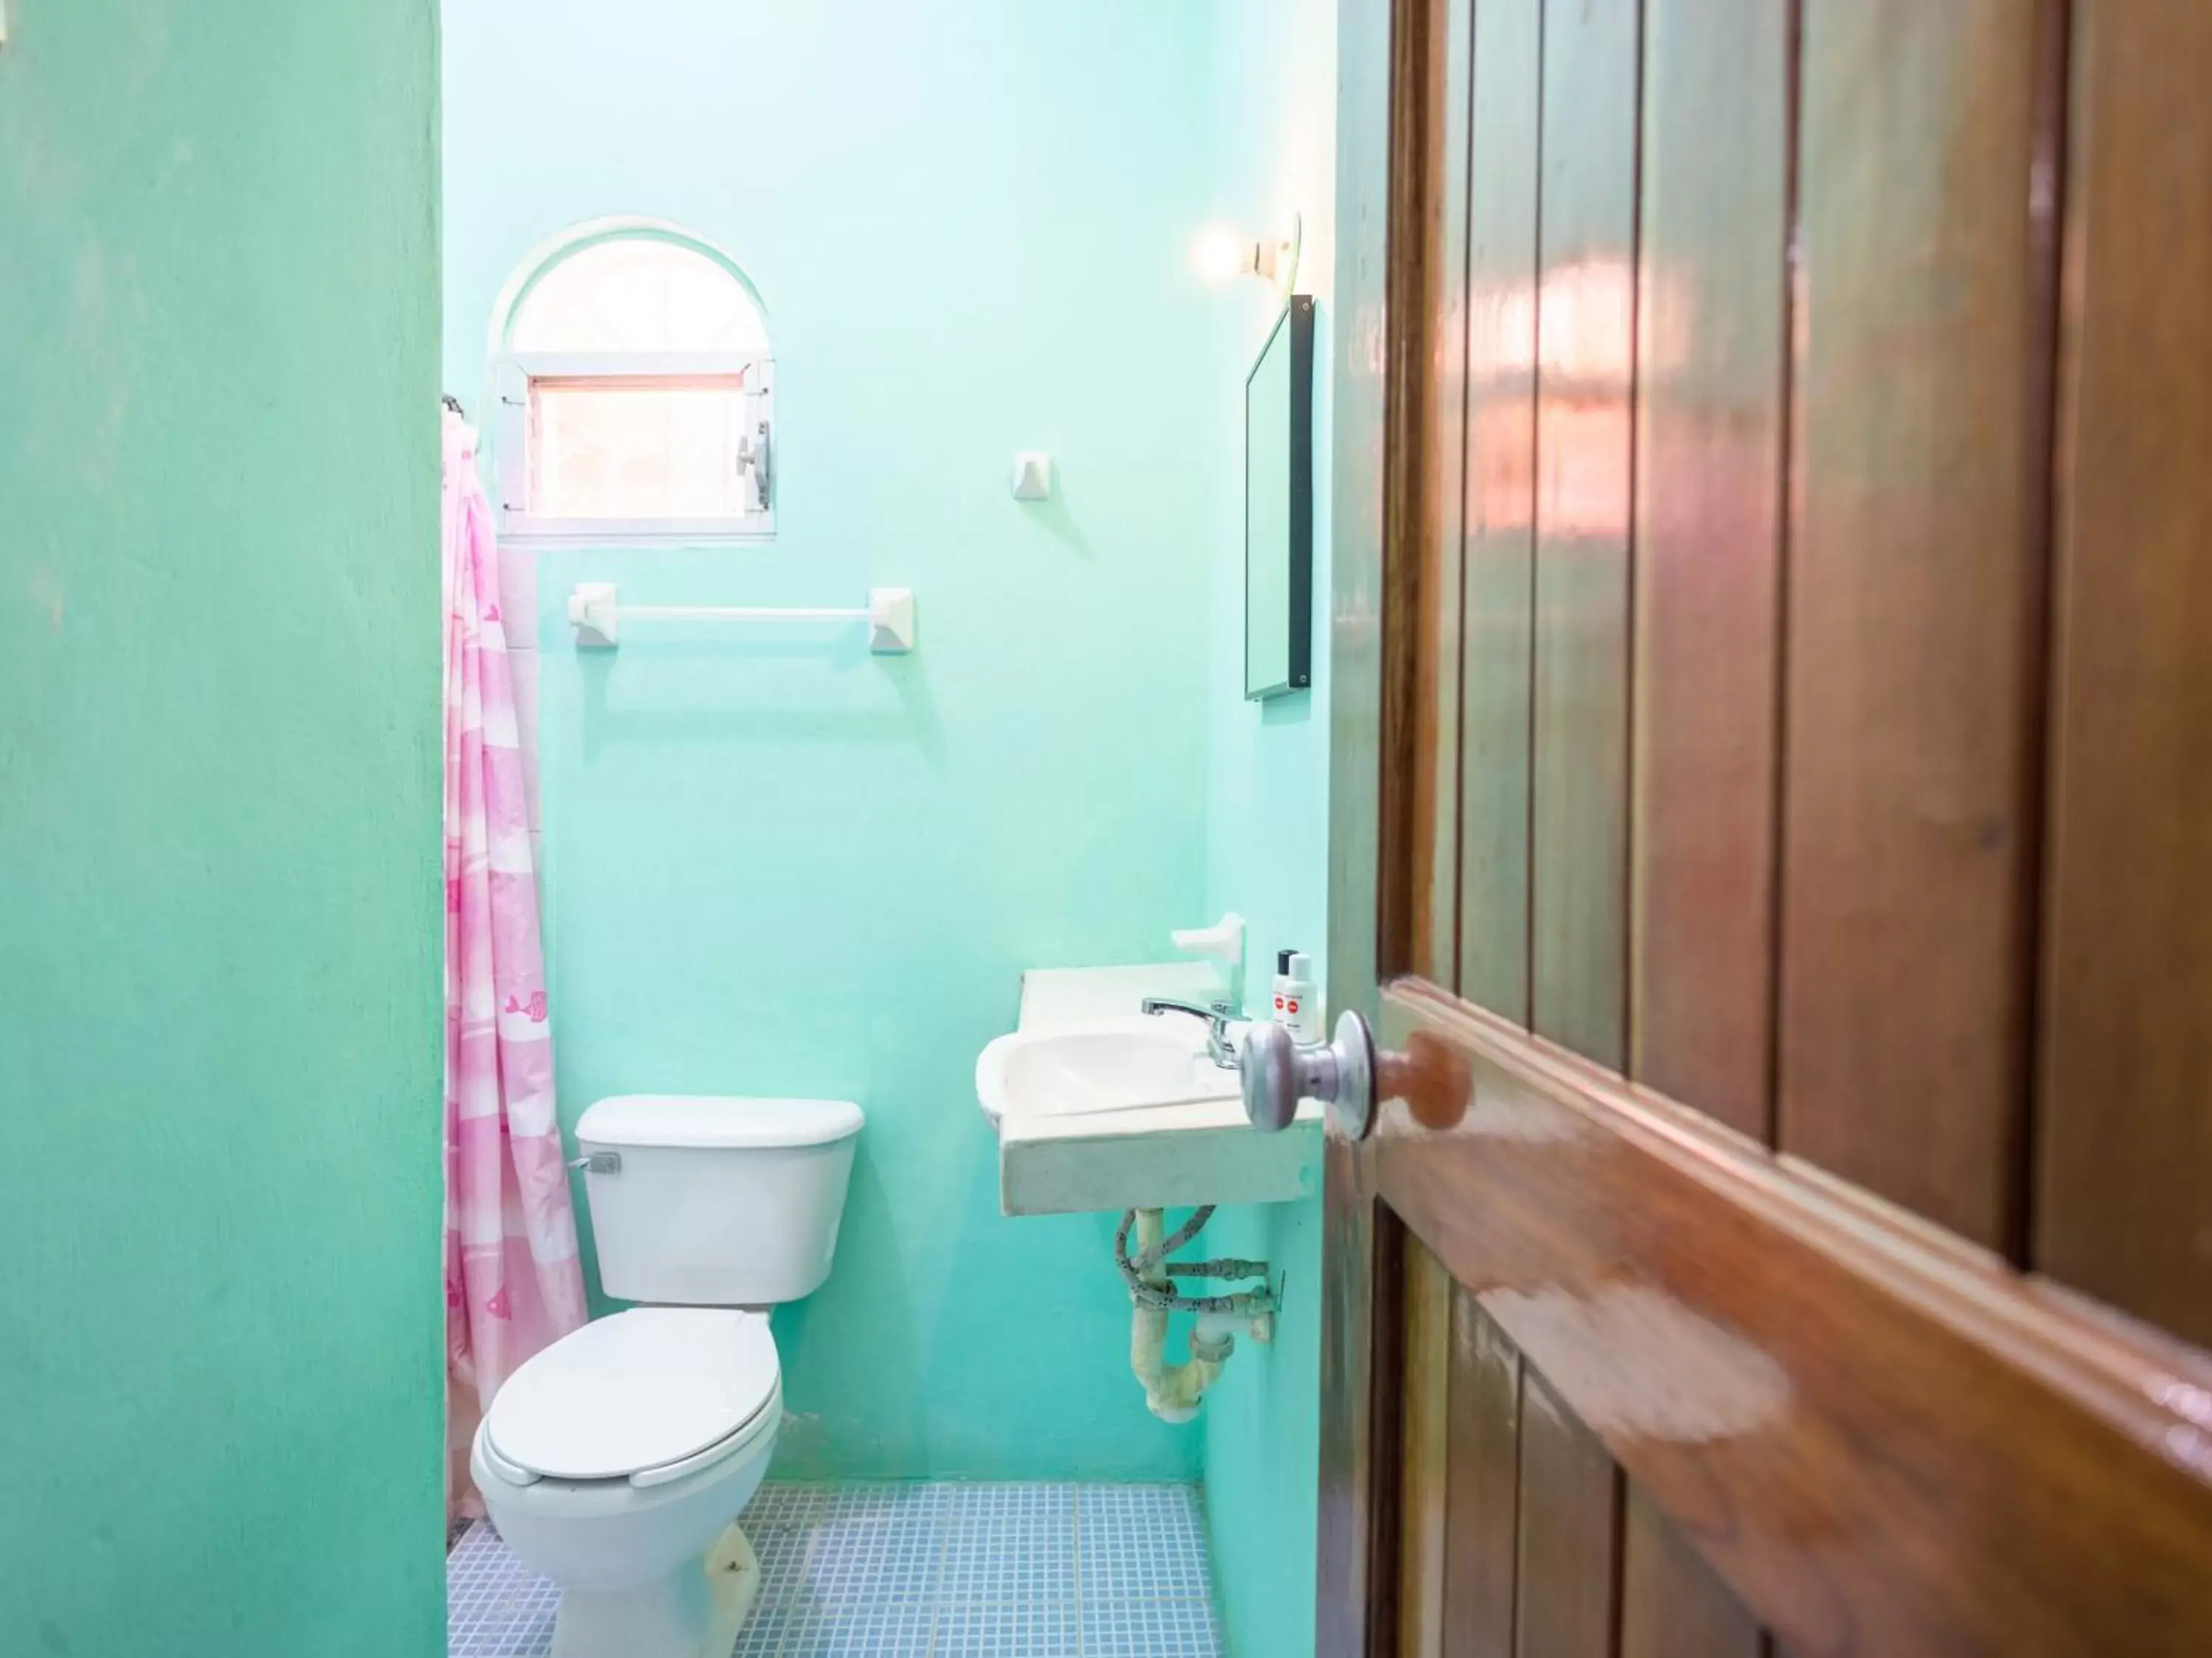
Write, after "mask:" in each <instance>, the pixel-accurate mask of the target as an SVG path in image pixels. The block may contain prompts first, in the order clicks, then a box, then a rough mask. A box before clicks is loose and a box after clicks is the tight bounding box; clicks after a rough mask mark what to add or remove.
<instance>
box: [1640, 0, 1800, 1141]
mask: <svg viewBox="0 0 2212 1658" xmlns="http://www.w3.org/2000/svg"><path fill="white" fill-rule="evenodd" d="M1791 16H1792V7H1791V6H1790V4H1789V3H1787V0H1779V3H1778V0H1645V16H1644V43H1645V45H1644V155H1643V169H1642V172H1643V181H1642V189H1643V205H1642V213H1641V219H1642V223H1641V229H1640V234H1639V236H1638V260H1637V270H1638V298H1637V373H1636V383H1637V400H1636V401H1637V438H1636V552H1635V591H1636V606H1635V650H1634V653H1633V655H1634V661H1635V686H1636V688H1635V696H1634V698H1633V702H1634V728H1635V730H1634V745H1635V746H1634V761H1633V764H1632V766H1631V768H1630V769H1631V773H1632V777H1633V778H1634V781H1635V794H1636V799H1635V814H1634V818H1635V837H1634V847H1633V850H1632V869H1631V878H1630V910H1631V925H1630V959H1631V966H1630V1031H1631V1037H1630V1064H1629V1070H1630V1073H1631V1075H1632V1076H1635V1077H1636V1079H1637V1080H1638V1081H1639V1082H1644V1083H1646V1084H1648V1085H1649V1086H1650V1087H1651V1088H1656V1089H1657V1090H1659V1091H1660V1092H1661V1093H1662V1094H1668V1095H1670V1096H1672V1097H1673V1098H1674V1099H1675V1100H1680V1101H1681V1102H1682V1103H1683V1104H1685V1105H1689V1106H1696V1107H1697V1108H1698V1109H1699V1110H1701V1111H1705V1112H1711V1114H1712V1115H1713V1116H1715V1117H1717V1118H1719V1119H1721V1120H1722V1121H1723V1122H1725V1123H1727V1124H1729V1125H1730V1126H1731V1127H1733V1128H1736V1129H1740V1130H1741V1131H1743V1132H1744V1133H1746V1134H1751V1135H1755V1136H1757V1137H1759V1138H1761V1139H1765V1138H1767V1137H1769V1133H1770V1121H1769V1105H1770V1087H1769V1060H1770V1055H1771V1046H1772V1033H1773V1025H1772V1021H1773V943H1774V935H1773V921H1774V914H1773V902H1774V881H1773V871H1774V830H1775V805H1776V794H1775V790H1776V772H1775V768H1776V759H1777V720H1778V710H1777V692H1778V671H1779V662H1778V649H1779V623H1780V616H1779V612H1778V605H1779V602H1780V590H1781V579H1782V557H1781V537H1782V514H1783V466H1784V430H1785V424H1786V423H1785V417H1784V365H1785V360H1786V349H1787V342H1786V339H1785V336H1784V320H1785V314H1786V306H1785V296H1786V293H1787V288H1788V284H1787V278H1786V269H1787V263H1786V262H1787V242H1788V237H1789V210H1790V203H1789V192H1790V82H1791V76H1792V74H1793V71H1794V61H1793V60H1794V48H1795V46H1796V42H1795V40H1794V39H1793V30H1792V27H1791Z"/></svg>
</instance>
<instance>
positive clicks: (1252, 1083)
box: [1238, 1013, 1375, 1140]
mask: <svg viewBox="0 0 2212 1658" xmlns="http://www.w3.org/2000/svg"><path fill="white" fill-rule="evenodd" d="M1238 1070H1239V1073H1240V1078H1241V1081H1242V1082H1243V1090H1244V1115H1245V1116H1246V1117H1248V1118H1249V1119H1251V1123H1252V1126H1253V1127H1254V1128H1256V1129H1258V1130H1259V1131H1261V1133H1263V1134H1274V1133H1278V1132H1279V1131H1282V1130H1284V1129H1286V1128H1288V1127H1289V1126H1290V1125H1291V1119H1293V1118H1294V1117H1296V1116H1297V1112H1298V1102H1299V1101H1300V1100H1320V1101H1321V1102H1322V1104H1323V1105H1325V1106H1328V1125H1329V1127H1331V1128H1332V1129H1334V1130H1335V1131H1336V1132H1337V1133H1338V1134H1340V1136H1342V1137H1344V1138H1346V1139H1347V1140H1364V1139H1365V1138H1366V1137H1367V1131H1368V1130H1369V1129H1370V1127H1372V1126H1373V1125H1374V1121H1375V1037H1374V1033H1372V1032H1371V1031H1370V1030H1369V1029H1368V1027H1367V1021H1366V1020H1364V1018H1362V1017H1361V1016H1360V1015H1358V1014H1357V1013H1346V1014H1343V1015H1340V1016H1339V1018H1338V1019H1337V1021H1336V1038H1335V1039H1334V1041H1331V1042H1328V1043H1326V1044H1322V1045H1316V1046H1314V1047H1310V1048H1302V1047H1300V1046H1299V1045H1297V1040H1296V1039H1294V1038H1293V1037H1292V1036H1291V1033H1290V1032H1289V1031H1288V1030H1287V1029H1285V1027H1283V1026H1280V1025H1276V1024H1268V1023H1261V1024H1256V1025H1254V1026H1253V1027H1251V1028H1250V1029H1249V1030H1248V1031H1247V1032H1246V1033H1245V1034H1244V1040H1243V1051H1242V1053H1241V1055H1240V1056H1239V1064H1238Z"/></svg>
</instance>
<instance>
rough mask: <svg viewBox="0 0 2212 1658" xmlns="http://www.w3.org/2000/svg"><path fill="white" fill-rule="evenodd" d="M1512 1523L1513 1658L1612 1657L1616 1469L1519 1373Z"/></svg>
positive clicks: (1538, 1382) (1542, 1386) (1553, 1400)
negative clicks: (1517, 1536)
mask: <svg viewBox="0 0 2212 1658" xmlns="http://www.w3.org/2000/svg"><path fill="white" fill-rule="evenodd" d="M1520 1526H1521V1544H1520V1548H1521V1563H1520V1590H1519V1594H1518V1598H1517V1604H1516V1607H1515V1614H1514V1623H1515V1629H1514V1651H1515V1653H1516V1655H1517V1658H1612V1654H1613V1634H1614V1629H1615V1623H1614V1615H1613V1614H1614V1598H1615V1594H1616V1593H1617V1591H1618V1588H1619V1572H1618V1565H1619V1552H1618V1551H1619V1549H1620V1469H1619V1467H1617V1466H1615V1465H1614V1463H1613V1459H1612V1458H1611V1457H1610V1456H1608V1455H1607V1454H1606V1450H1605V1448H1604V1447H1603V1446H1602V1445H1601V1444H1599V1443H1598V1442H1597V1439H1596V1437H1595V1436H1594V1435H1593V1434H1592V1433H1591V1432H1590V1430H1589V1429H1588V1428H1586V1427H1584V1426H1583V1424H1582V1423H1580V1422H1578V1421H1577V1420H1576V1419H1575V1418H1574V1417H1573V1416H1571V1414H1569V1412H1568V1411H1567V1409H1566V1407H1565V1405H1561V1404H1560V1403H1559V1399H1558V1397H1557V1396H1556V1395H1555V1394H1553V1392H1552V1390H1551V1388H1550V1387H1549V1386H1548V1385H1547V1383H1546V1382H1545V1381H1544V1380H1543V1378H1541V1376H1539V1375H1536V1374H1535V1373H1534V1371H1532V1370H1528V1369H1527V1368H1525V1367H1524V1368H1523V1370H1522V1382H1521V1512H1520Z"/></svg>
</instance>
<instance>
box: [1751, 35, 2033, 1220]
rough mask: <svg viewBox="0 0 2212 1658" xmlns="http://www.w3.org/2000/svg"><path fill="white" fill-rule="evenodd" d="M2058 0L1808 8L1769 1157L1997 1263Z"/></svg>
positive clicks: (2020, 1065)
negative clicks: (1782, 1158) (1951, 1234)
mask: <svg viewBox="0 0 2212 1658" xmlns="http://www.w3.org/2000/svg"><path fill="white" fill-rule="evenodd" d="M2045 3H2047V0H1953V3H1945V4H1942V5H1929V4H1926V3H1924V0H1806V3H1805V10H1804V40H1803V91H1802V134H1801V139H1800V144H1801V149H1800V156H1801V160H1800V164H1799V174H1800V177H1799V185H1798V191H1799V199H1800V230H1799V235H1800V238H1801V246H1802V264H1801V268H1800V273H1799V291H1798V294H1797V298H1796V373H1795V394H1796V433H1795V438H1794V442H1793V455H1792V476H1791V487H1792V491H1793V495H1794V501H1793V509H1792V515H1791V533H1790V576H1789V594H1790V596H1789V620H1788V626H1789V667H1788V688H1787V705H1788V713H1787V717H1786V721H1785V733H1786V735H1785V742H1786V751H1785V754H1784V761H1783V769H1784V776H1785V777H1786V779H1787V784H1786V789H1787V797H1786V803H1785V807H1784V817H1785V824H1784V844H1783V859H1782V871H1781V878H1782V887H1783V891H1782V938H1781V963H1780V970H1781V975H1782V981H1781V999H1780V1009H1779V1015H1780V1020H1781V1051H1780V1056H1779V1067H1780V1069H1779V1077H1778V1091H1779V1098H1778V1142H1779V1144H1780V1145H1781V1147H1782V1149H1784V1150H1785V1151H1790V1152H1794V1153H1796V1155H1800V1156H1802V1157H1807V1158H1809V1159H1811V1160H1812V1161H1814V1162H1816V1163H1818V1164H1820V1166H1821V1167H1824V1168H1828V1169H1832V1170H1833V1171H1834V1172H1835V1173H1838V1174H1840V1175H1843V1176H1844V1177H1845V1178H1846V1179H1850V1180H1854V1181H1856V1182H1857V1183H1858V1184H1860V1185H1862V1186H1866V1187H1868V1188H1869V1189H1870V1190H1872V1191H1875V1192H1881V1194H1882V1195H1884V1196H1885V1197H1887V1198H1893V1199H1894V1200H1895V1201H1897V1202H1898V1203H1900V1204H1904V1205H1905V1207H1907V1208H1909V1209H1912V1210H1917V1211H1918V1212H1919V1213H1921V1214H1923V1215H1925V1216H1928V1217H1929V1219H1931V1220H1934V1221H1936V1222H1939V1223H1941V1224H1942V1225H1944V1226H1947V1227H1948V1228H1951V1229H1952V1230H1954V1231H1955V1232H1958V1233H1960V1234H1963V1235H1964V1236H1966V1237H1968V1238H1972V1239H1973V1240H1976V1241H1978V1242H1980V1243H1984V1244H1987V1245H1989V1246H1990V1247H2009V1246H2010V1245H2011V1244H2012V1243H2013V1242H2014V1241H2015V1234H2016V1231H2017V1226H2018V1221H2019V1218H2020V1206H2019V1201H2018V1198H2019V1192H2020V1179H2019V1175H2020V1170H2021V1149H2022V1145H2023V1137H2022V1131H2023V1129H2024V1126H2025V1104H2026V1099H2027V1070H2026V1058H2027V1027H2026V1017H2027V988H2028V984H2029V982H2030V978H2031V974H2030V972H2029V970H2028V966H2027V964H2028V961H2029V960H2030V958H2029V955H2028V952H2027V942H2028V938H2029V932H2028V927H2029V910H2028V902H2029V898H2030V893H2031V890H2032V882H2033V874H2034V869H2035V833H2034V828H2035V822H2036V816H2037V814H2036V807H2035V800H2034V793H2033V783H2034V772H2033V765H2032V763H2031V759H2030V753H2029V750H2030V745H2031V742H2032V741H2033V738H2034V735H2035V726H2034V723H2033V716H2032V713H2031V709H2032V706H2033V698H2034V694H2035V692H2036V690H2037V675H2038V674H2039V671H2040V659H2039V655H2038V649H2037V637H2038V629H2039V621H2040V595H2041V594H2042V590H2043V571H2042V566H2041V552H2042V536H2043V533H2044V529H2045V524H2044V509H2045V468H2044V466H2043V465H2042V463H2041V460H2040V459H2039V436H2040V435H2041V434H2042V433H2043V431H2044V430H2045V424H2046V423H2047V416H2048V404H2049V384H2048V374H2049V367H2050V364H2049V360H2048V345H2049V324H2050V320H2051V319H2050V317H2049V316H2048V315H2047V314H2045V307H2046V306H2047V304H2048V302H2049V301H2050V298H2051V295H2050V291H2049V276H2050V272H2049V271H2048V269H2047V268H2046V266H2045V264H2041V263H2039V260H2042V259H2044V256H2045V253H2047V251H2048V250H2047V248H2046V247H2045V245H2044V244H2043V242H2041V241H2039V236H2044V235H2047V230H2048V222H2047V208H2046V211H2045V218H2044V219H2043V220H2040V221H2039V218H2038V216H2037V212H2036V211H2035V209H2036V207H2037V206H2038V204H2039V201H2041V200H2045V198H2047V197H2048V195H2049V193H2050V192H2049V188H2048V184H2047V182H2046V183H2045V185H2044V186H2042V188H2043V192H2044V197H2043V198H2038V197H2037V196H2036V195H2035V194H2034V193H2033V192H2032V190H2031V184H2032V181H2033V180H2032V174H2033V168H2034V164H2035V162H2036V160H2037V157H2038V155H2039V153H2040V146H2041V144H2042V143H2046V142H2047V138H2048V135H2047V133H2046V134H2039V126H2038V123H2039V120H2044V119H2048V117H2049V114H2050V113H2051V112H2050V110H2049V108H2048V107H2047V104H2048V100H2047V96H2046V94H2047V93H2048V91H2049V88H2048V85H2047V80H2048V76H2049V74H2050V70H2051V64H2050V63H2049V62H2048V54H2047V52H2045V49H2044V40H2043V37H2042V34H2041V33H2040V29H2041V27H2042V18H2041V10H2042V8H2043V6H2044V5H2045Z"/></svg>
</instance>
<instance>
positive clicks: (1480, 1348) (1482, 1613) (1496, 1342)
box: [1408, 1244, 1521, 1658]
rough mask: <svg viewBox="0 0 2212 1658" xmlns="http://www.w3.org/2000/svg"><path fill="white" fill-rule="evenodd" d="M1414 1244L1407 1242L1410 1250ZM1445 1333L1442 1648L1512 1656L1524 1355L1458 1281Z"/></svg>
mask: <svg viewBox="0 0 2212 1658" xmlns="http://www.w3.org/2000/svg"><path fill="white" fill-rule="evenodd" d="M1417 1248H1419V1245H1418V1244H1414V1245H1411V1246H1409V1250H1408V1253H1411V1251H1412V1250H1413V1249H1417ZM1421 1253H1423V1254H1427V1253H1428V1252H1427V1251H1426V1250H1422V1251H1421ZM1430 1259H1435V1258H1434V1257H1433V1256H1431V1258H1430ZM1437 1270H1438V1271H1443V1269H1442V1267H1439V1268H1438V1269H1437ZM1451 1335H1452V1345H1451V1368H1452V1379H1451V1428H1450V1444H1449V1469H1450V1475H1449V1490H1448V1493H1447V1497H1446V1504H1447V1506H1446V1514H1445V1530H1444V1550H1445V1556H1444V1557H1445V1578H1444V1625H1443V1626H1444V1648H1443V1649H1444V1651H1446V1652H1447V1653H1449V1654H1451V1655H1452V1658H1512V1654H1513V1629H1514V1618H1515V1606H1516V1588H1517V1582H1518V1544H1517V1541H1516V1539H1518V1537H1519V1535H1520V1524H1521V1520H1520V1493H1521V1355H1520V1354H1519V1353H1518V1352H1516V1350H1514V1346H1513V1344H1512V1342H1511V1341H1510V1340H1509V1339H1508V1338H1507V1337H1506V1335H1505V1332H1504V1331H1502V1330H1500V1329H1499V1328H1498V1325H1497V1322H1496V1320H1492V1319H1491V1318H1490V1317H1489V1316H1487V1315H1486V1314H1485V1313H1484V1312H1483V1310H1482V1308H1481V1307H1480V1305H1478V1304H1477V1302H1476V1301H1475V1300H1474V1297H1473V1296H1472V1295H1468V1292H1467V1290H1466V1289H1465V1288H1464V1287H1463V1286H1462V1285H1460V1284H1458V1283H1453V1284H1452V1309H1451Z"/></svg>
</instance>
